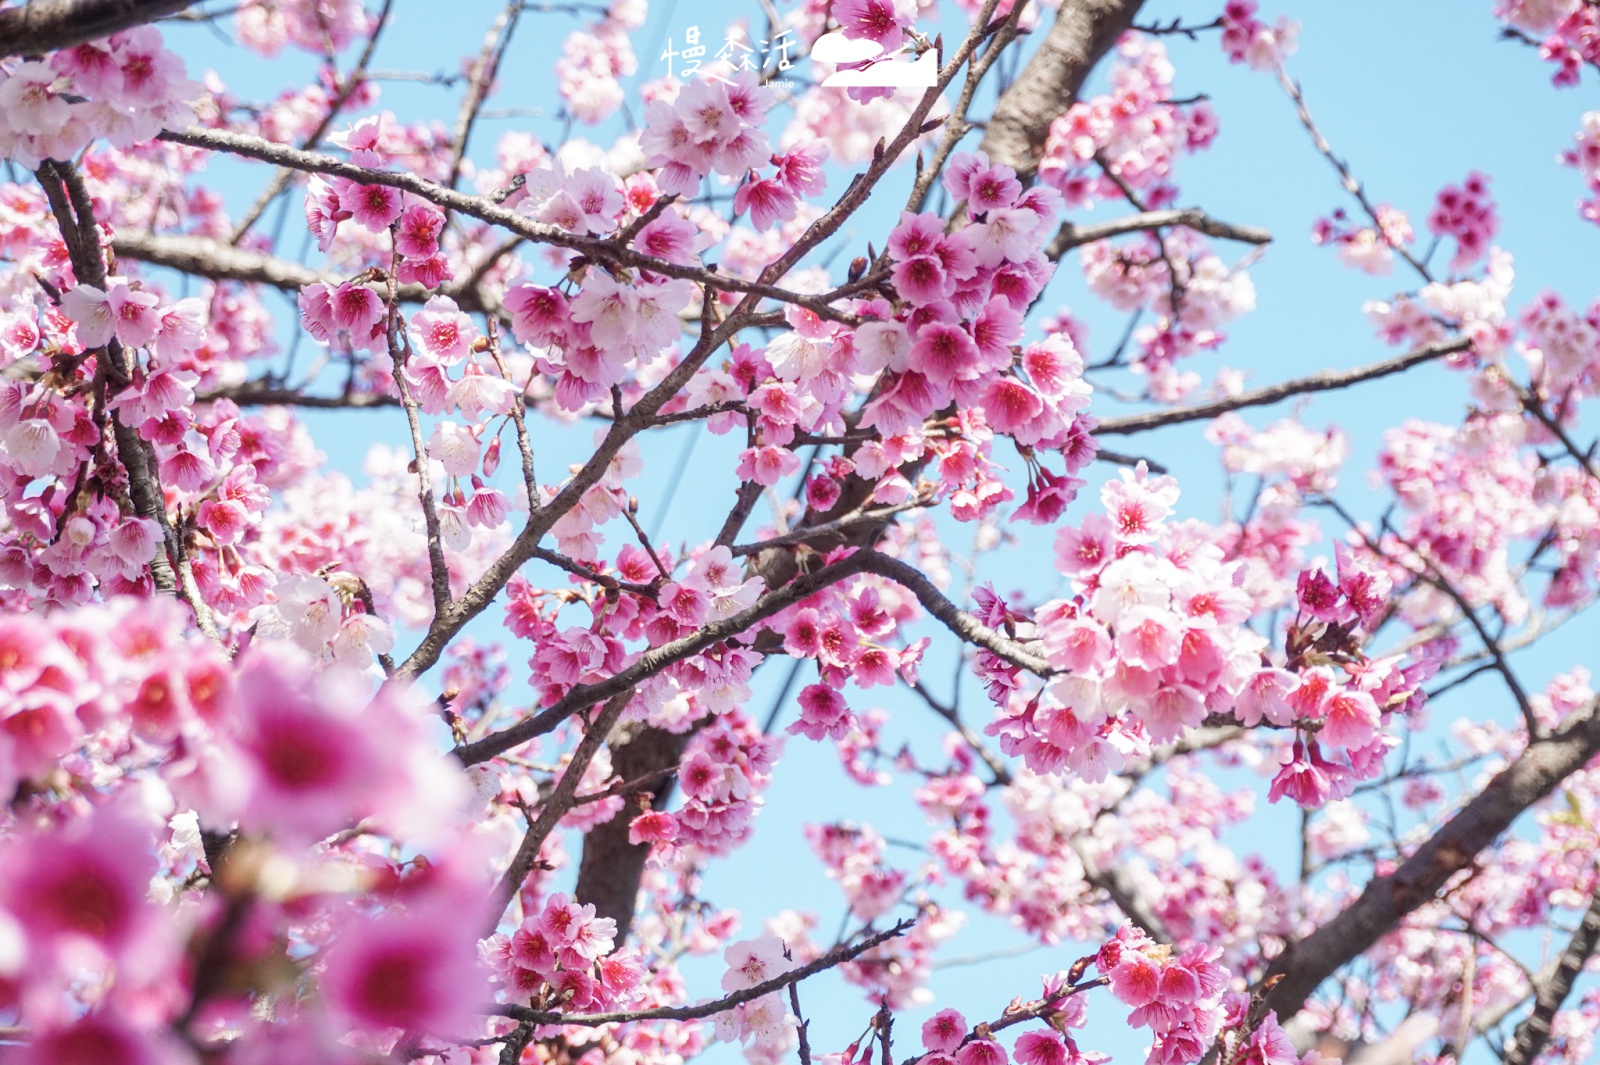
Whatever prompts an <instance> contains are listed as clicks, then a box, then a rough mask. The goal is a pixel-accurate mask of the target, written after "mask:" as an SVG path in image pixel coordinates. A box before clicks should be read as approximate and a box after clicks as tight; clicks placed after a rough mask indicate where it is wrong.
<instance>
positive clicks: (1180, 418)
mask: <svg viewBox="0 0 1600 1065" xmlns="http://www.w3.org/2000/svg"><path fill="white" fill-rule="evenodd" d="M1471 347H1472V341H1470V340H1467V339H1465V338H1458V339H1456V340H1447V341H1442V342H1440V343H1437V344H1429V345H1427V346H1425V347H1421V348H1418V349H1416V350H1415V351H1409V352H1407V353H1406V354H1404V355H1398V356H1396V357H1395V358H1392V359H1385V360H1384V361H1383V362H1375V363H1371V364H1369V365H1367V366H1358V367H1356V368H1355V369H1353V370H1323V371H1321V372H1320V373H1314V374H1307V375H1306V376H1305V377H1297V378H1295V379H1294V380H1293V381H1284V382H1281V383H1280V384H1276V385H1268V386H1266V387H1265V388H1258V389H1256V390H1255V391H1253V392H1242V393H1240V394H1239V395H1237V396H1229V397H1227V398H1225V399H1218V400H1213V401H1212V402H1210V403H1197V404H1195V405H1194V406H1191V407H1174V408H1172V409H1171V410H1155V411H1151V412H1150V413H1148V414H1131V415H1129V416H1128V417H1126V418H1107V419H1106V420H1105V421H1103V422H1101V423H1100V424H1099V425H1098V426H1096V427H1095V430H1094V431H1095V435H1096V436H1110V435H1112V434H1122V433H1142V432H1144V431H1146V430H1148V429H1159V428H1161V427H1162V426H1164V425H1178V424H1180V423H1182V422H1196V421H1205V420H1207V419H1210V418H1215V417H1216V416H1217V415H1219V414H1226V413H1228V412H1229V411H1233V410H1241V409H1243V408H1245V407H1263V406H1266V405H1268V404H1271V403H1281V402H1282V401H1283V400H1286V399H1291V398H1293V397H1295V396H1304V395H1309V394H1311V393H1313V392H1331V391H1333V390H1335V389H1339V388H1348V387H1349V386H1351V385H1355V384H1360V383H1361V382H1362V381H1372V380H1376V379H1377V378H1379V377H1388V376H1390V375H1391V374H1397V373H1401V372H1403V371H1405V370H1409V369H1411V367H1413V366H1419V365H1421V364H1422V363H1425V362H1432V361H1433V360H1434V359H1438V358H1442V357H1444V356H1446V355H1455V354H1458V353H1460V352H1463V351H1467V350H1469V349H1470V348H1471Z"/></svg>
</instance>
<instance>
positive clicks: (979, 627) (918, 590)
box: [852, 551, 1055, 677]
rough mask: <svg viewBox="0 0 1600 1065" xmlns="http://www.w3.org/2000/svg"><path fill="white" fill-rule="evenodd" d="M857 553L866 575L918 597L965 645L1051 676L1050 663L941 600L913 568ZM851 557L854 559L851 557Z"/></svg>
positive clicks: (930, 583)
mask: <svg viewBox="0 0 1600 1065" xmlns="http://www.w3.org/2000/svg"><path fill="white" fill-rule="evenodd" d="M857 554H864V555H866V556H867V559H866V562H865V565H864V569H865V571H866V572H868V573H876V574H877V575H878V576H880V577H887V578H889V579H890V580H892V581H894V582H895V583H896V584H898V585H900V586H901V587H903V588H905V589H906V591H908V592H910V593H911V594H912V595H914V596H916V597H917V601H918V602H919V603H921V604H922V606H923V609H925V610H926V611H927V612H928V613H930V614H932V615H933V616H934V617H935V618H936V619H938V621H939V623H940V624H941V625H943V626H944V627H945V628H947V629H949V630H950V631H951V632H953V633H955V634H956V635H957V636H959V637H961V639H963V640H965V641H966V642H967V643H975V644H977V645H978V646H979V647H983V648H985V649H987V650H989V651H993V652H994V653H995V654H996V655H998V656H999V657H1000V658H1003V659H1005V660H1006V661H1007V662H1010V663H1011V664H1012V665H1014V666H1020V667H1021V668H1023V669H1026V670H1027V671H1028V672H1030V673H1036V674H1038V675H1039V676H1041V677H1047V676H1050V675H1051V674H1052V673H1054V672H1055V670H1054V669H1053V668H1052V667H1051V665H1050V663H1049V662H1047V661H1045V660H1044V659H1043V658H1042V657H1041V656H1039V655H1036V654H1034V653H1033V652H1031V651H1028V650H1026V649H1025V648H1024V647H1023V646H1022V644H1020V643H1018V642H1017V641H1016V640H1011V639H1007V638H1006V637H1004V636H1002V635H1000V634H999V633H998V632H995V631H994V630H993V629H991V628H989V627H988V626H987V625H985V624H983V622H981V621H979V620H978V619H977V618H975V617H973V616H972V615H971V614H969V613H967V612H966V611H965V610H962V609H961V608H960V607H958V606H956V605H955V604H954V603H952V602H951V601H950V600H948V599H946V598H945V597H944V594H943V593H942V592H940V591H939V589H938V588H937V587H935V586H934V583H933V582H932V581H930V580H929V579H928V578H927V576H926V575H925V574H923V572H922V571H921V570H919V569H917V568H916V567H915V566H911V565H908V564H906V563H904V562H901V561H900V560H899V559H897V558H890V557H889V556H888V555H880V554H878V553H877V552H876V551H862V552H857ZM852 557H854V556H852Z"/></svg>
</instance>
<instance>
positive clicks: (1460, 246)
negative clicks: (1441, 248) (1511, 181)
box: [1428, 172, 1500, 271]
mask: <svg viewBox="0 0 1600 1065" xmlns="http://www.w3.org/2000/svg"><path fill="white" fill-rule="evenodd" d="M1428 228H1429V229H1430V230H1432V231H1433V233H1435V234H1436V235H1438V236H1441V237H1454V238H1455V240H1456V254H1455V257H1454V258H1452V259H1451V260H1450V269H1451V270H1455V271H1460V270H1462V269H1464V268H1465V267H1467V266H1469V265H1471V264H1472V263H1475V262H1477V261H1478V260H1479V259H1481V258H1483V257H1484V255H1486V254H1487V253H1488V251H1489V242H1490V241H1491V240H1493V239H1494V235H1495V233H1496V232H1498V231H1499V229H1500V219H1499V218H1498V217H1496V215H1495V209H1494V201H1493V200H1491V199H1490V198H1489V179H1488V178H1487V177H1485V176H1484V175H1482V174H1479V173H1476V172H1474V173H1471V174H1468V175H1467V179H1466V180H1465V181H1463V182H1462V183H1461V184H1460V185H1459V186H1457V185H1446V186H1445V187H1444V188H1443V189H1441V190H1440V191H1439V198H1438V200H1437V201H1436V202H1435V203H1434V207H1433V210H1432V211H1430V212H1429V214H1428Z"/></svg>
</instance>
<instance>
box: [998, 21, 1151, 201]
mask: <svg viewBox="0 0 1600 1065" xmlns="http://www.w3.org/2000/svg"><path fill="white" fill-rule="evenodd" d="M1143 2H1144V0H1076V2H1074V3H1067V4H1062V5H1061V9H1060V11H1058V12H1057V14H1056V21H1055V24H1054V25H1052V26H1051V27H1050V32H1049V33H1048V34H1046V35H1045V39H1044V41H1043V43H1042V44H1040V45H1039V50H1038V51H1037V52H1035V53H1034V54H1033V57H1032V58H1031V59H1029V60H1028V65H1027V66H1026V67H1025V68H1023V71H1022V74H1021V76H1019V77H1018V78H1017V80H1016V81H1014V82H1012V84H1011V87H1010V88H1009V89H1007V90H1006V91H1005V93H1004V95H1002V96H1001V97H1000V101H999V103H997V104H996V105H995V109H994V117H992V118H990V119H989V128H988V130H987V131H986V132H985V133H984V135H983V144H982V145H981V148H982V150H983V151H986V152H988V153H989V158H990V160H991V161H993V162H996V163H1003V164H1005V165H1006V166H1009V167H1012V168H1013V169H1015V170H1016V172H1017V173H1018V174H1022V175H1024V176H1027V175H1031V174H1032V173H1033V172H1034V171H1035V170H1036V169H1038V166H1039V157H1040V155H1042V154H1043V153H1044V142H1045V137H1046V136H1047V135H1048V134H1049V132H1050V123H1052V122H1054V121H1055V119H1056V117H1057V116H1058V115H1060V114H1061V113H1062V112H1064V111H1065V110H1066V109H1067V108H1068V107H1069V106H1070V105H1071V104H1072V102H1073V100H1075V99H1077V96H1078V90H1079V89H1080V88H1082V87H1083V82H1084V79H1086V78H1087V77H1088V76H1089V71H1090V70H1092V69H1094V65H1095V64H1096V63H1097V62H1099V61H1100V57H1101V56H1103V55H1105V54H1106V52H1108V51H1109V50H1110V49H1111V46H1112V45H1114V44H1116V43H1117V38H1118V37H1120V36H1121V35H1122V33H1123V31H1124V30H1126V29H1127V28H1128V27H1129V26H1131V25H1132V24H1133V17H1134V15H1136V14H1138V11H1139V8H1140V7H1141V6H1142V5H1143Z"/></svg>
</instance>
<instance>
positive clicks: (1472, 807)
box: [1262, 700, 1600, 1021]
mask: <svg viewBox="0 0 1600 1065" xmlns="http://www.w3.org/2000/svg"><path fill="white" fill-rule="evenodd" d="M1596 753H1600V700H1596V701H1593V702H1591V703H1590V704H1589V705H1588V706H1587V707H1586V708H1584V709H1583V710H1582V711H1580V712H1579V713H1577V714H1576V715H1574V717H1573V719H1572V720H1570V721H1569V722H1568V723H1567V724H1566V726H1565V727H1564V728H1562V729H1561V731H1559V732H1556V733H1553V734H1551V735H1549V736H1544V737H1541V738H1539V739H1536V740H1534V741H1533V742H1532V743H1530V744H1529V745H1528V746H1527V748H1526V749H1525V750H1524V751H1523V752H1522V753H1521V754H1520V755H1518V756H1517V757H1516V759H1515V760H1513V761H1512V763H1511V764H1510V765H1508V766H1507V767H1506V768H1505V769H1504V770H1502V771H1501V772H1500V773H1499V775H1497V776H1496V777H1495V778H1494V779H1493V780H1491V781H1490V782H1489V783H1488V784H1487V785H1485V786H1484V789H1483V790H1482V791H1480V792H1479V793H1478V794H1477V795H1476V796H1475V797H1474V798H1473V799H1472V801H1471V802H1469V803H1467V805H1466V806H1464V807H1462V809H1461V811H1460V812H1459V813H1457V814H1456V815H1455V816H1454V817H1452V818H1451V819H1450V820H1449V821H1447V822H1445V824H1444V825H1443V826H1442V827H1440V829H1439V831H1437V832H1436V833H1434V835H1433V836H1432V838H1430V839H1429V840H1428V841H1427V842H1426V843H1424V844H1423V845H1422V846H1420V847H1418V848H1417V850H1416V852H1415V853H1413V854H1412V855H1411V857H1410V858H1407V859H1406V860H1405V862H1404V863H1402V864H1401V866H1400V868H1398V869H1396V870H1395V871H1394V872H1393V873H1390V874H1389V875H1387V876H1380V877H1374V878H1373V879H1372V880H1371V881H1370V882H1369V883H1368V884H1367V886H1366V889H1365V890H1363V891H1362V892H1361V895H1360V897H1359V898H1357V899H1356V901H1354V902H1352V903H1351V904H1350V905H1349V906H1348V907H1346V908H1345V909H1344V911H1343V912H1342V913H1340V914H1339V915H1338V916H1337V917H1335V918H1334V919H1333V920H1331V921H1329V922H1328V923H1327V924H1325V925H1323V926H1322V927H1321V928H1319V929H1317V930H1316V931H1315V932H1313V933H1312V934H1311V935H1309V936H1307V937H1306V938H1304V939H1302V940H1300V941H1299V942H1297V943H1292V944H1290V945H1289V947H1288V949H1287V950H1285V951H1284V952H1283V953H1282V954H1280V955H1279V956H1278V957H1277V958H1275V959H1273V962H1272V964H1271V965H1270V966H1269V967H1268V968H1267V974H1266V978H1265V980H1264V981H1263V983H1265V981H1270V980H1272V979H1273V978H1275V977H1278V978H1281V979H1279V981H1278V983H1277V984H1276V986H1274V987H1272V989H1271V990H1270V991H1268V992H1267V993H1266V995H1265V996H1264V997H1263V999H1262V1008H1263V1009H1270V1010H1276V1011H1277V1014H1278V1017H1279V1019H1280V1020H1282V1021H1287V1020H1288V1019H1289V1018H1290V1017H1292V1016H1293V1015H1294V1014H1296V1013H1298V1012H1299V1011H1300V1008H1301V1007H1302V1006H1304V1005H1305V1001H1306V998H1307V997H1308V996H1309V995H1310V994H1311V993H1312V992H1313V991H1315V990H1316V989H1317V985H1319V984H1321V983H1322V981H1324V980H1326V979H1327V978H1328V977H1330V976H1332V975H1333V974H1334V973H1335V972H1337V971H1338V970H1339V969H1340V968H1342V967H1343V966H1344V965H1346V964H1347V963H1349V962H1350V961H1353V960H1354V959H1355V958H1357V957H1358V956H1360V955H1361V954H1362V952H1364V951H1365V950H1366V949H1367V948H1368V947H1371V946H1372V945H1373V944H1374V943H1376V942H1377V941H1378V940H1379V938H1380V937H1382V936H1383V935H1384V934H1386V933H1388V932H1390V931H1393V930H1394V928H1395V927H1396V926H1397V925H1398V924H1399V923H1400V921H1401V920H1403V919H1404V918H1405V917H1406V916H1407V915H1408V914H1410V913H1412V912H1413V911H1415V910H1416V909H1417V908H1418V907H1420V906H1422V905H1424V904H1425V903H1428V902H1431V901H1433V899H1434V898H1436V897H1437V896H1438V893H1439V891H1440V889H1441V888H1443V887H1444V886H1445V884H1447V883H1448V882H1449V881H1450V880H1451V878H1452V877H1454V876H1456V874H1458V873H1460V872H1461V871H1462V870H1464V869H1468V868H1471V867H1472V866H1473V865H1474V863H1475V862H1476V860H1477V856H1478V854H1479V853H1480V852H1482V851H1483V850H1484V849H1485V848H1486V847H1488V846H1489V845H1490V844H1492V843H1493V842H1494V841H1495V840H1496V839H1497V838H1498V837H1499V836H1500V833H1502V832H1504V831H1505V830H1506V829H1507V828H1508V827H1510V825H1511V822H1512V821H1514V820H1516V818H1517V817H1518V815H1520V814H1521V813H1522V812H1523V811H1524V810H1526V809H1528V807H1530V806H1532V805H1533V804H1534V803H1536V802H1538V801H1539V800H1540V799H1543V798H1544V797H1545V796H1546V795H1549V794H1550V793H1551V792H1552V791H1554V790H1555V789H1556V787H1557V786H1558V785H1559V784H1560V783H1561V782H1562V781H1563V780H1565V779H1566V778H1567V777H1568V776H1570V775H1571V774H1573V773H1575V772H1577V771H1578V770H1579V769H1581V768H1583V766H1584V765H1585V764H1586V763H1587V762H1588V761H1589V760H1590V759H1591V758H1593V757H1594V756H1595V754H1596Z"/></svg>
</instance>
